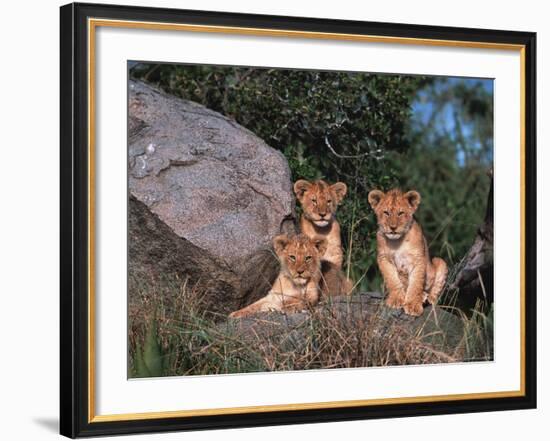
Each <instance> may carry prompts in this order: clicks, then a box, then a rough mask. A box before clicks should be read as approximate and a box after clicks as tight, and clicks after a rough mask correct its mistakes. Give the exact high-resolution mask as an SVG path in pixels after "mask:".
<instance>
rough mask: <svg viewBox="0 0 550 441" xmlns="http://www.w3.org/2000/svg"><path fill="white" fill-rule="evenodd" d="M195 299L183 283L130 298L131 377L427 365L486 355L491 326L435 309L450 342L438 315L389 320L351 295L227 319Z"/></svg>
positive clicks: (486, 320)
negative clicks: (300, 309)
mask: <svg viewBox="0 0 550 441" xmlns="http://www.w3.org/2000/svg"><path fill="white" fill-rule="evenodd" d="M167 291H170V292H171V295H166V292H167ZM202 299H203V297H202V296H201V293H200V292H198V290H197V289H195V288H194V287H192V286H189V285H188V284H187V283H185V282H183V283H181V284H180V286H178V287H173V286H172V287H171V288H166V287H165V290H164V292H159V293H152V294H148V293H140V294H139V295H138V296H137V297H136V298H135V300H134V301H133V302H132V303H131V307H130V329H129V350H130V366H129V375H130V376H131V377H148V376H171V375H211V374H232V373H245V372H266V371H283V370H284V371H287V370H305V369H330V368H354V367H368V366H391V365H410V364H434V363H449V362H461V361H473V360H491V359H492V356H493V354H492V351H493V348H492V322H491V319H490V315H484V314H482V313H481V312H480V310H475V311H474V313H473V315H471V316H466V315H465V314H464V313H462V312H461V311H460V310H458V309H457V308H453V307H446V308H441V309H438V310H439V311H443V310H444V309H448V310H453V312H454V313H455V314H452V315H451V314H445V313H444V312H440V313H439V314H440V315H444V317H445V319H446V320H449V319H450V318H452V319H453V320H455V321H456V322H458V323H459V324H460V325H461V326H459V328H458V329H459V331H458V332H459V334H458V335H454V336H452V338H451V336H449V335H447V333H446V329H445V327H444V326H441V327H440V326H439V325H440V324H438V320H441V318H438V317H437V312H436V311H438V310H434V311H432V312H431V313H430V315H429V316H428V317H425V318H421V319H417V320H416V321H414V322H413V321H412V319H407V318H405V319H403V318H400V319H396V318H395V313H394V312H389V311H388V310H387V309H386V308H385V307H383V306H382V307H378V306H374V307H371V306H372V305H371V306H368V307H367V308H357V303H356V302H357V300H356V297H352V298H350V299H348V300H346V301H340V302H338V303H337V304H331V303H325V304H322V305H321V306H319V307H317V308H314V309H311V310H310V311H309V312H304V313H299V314H291V315H283V314H279V313H271V314H264V315H261V316H258V317H256V318H253V319H245V320H238V319H237V320H229V321H228V320H227V317H226V316H225V315H221V314H215V313H211V312H208V311H209V307H208V305H207V304H205V302H204V300H202ZM434 315H435V316H434ZM434 323H435V325H434Z"/></svg>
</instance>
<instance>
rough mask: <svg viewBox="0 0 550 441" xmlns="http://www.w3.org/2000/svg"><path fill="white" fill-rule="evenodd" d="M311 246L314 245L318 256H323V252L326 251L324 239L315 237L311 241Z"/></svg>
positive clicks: (326, 243) (326, 244)
mask: <svg viewBox="0 0 550 441" xmlns="http://www.w3.org/2000/svg"><path fill="white" fill-rule="evenodd" d="M311 240H312V241H313V245H315V248H317V252H318V253H319V256H322V255H323V254H325V251H326V250H327V246H328V242H327V240H326V239H325V238H324V237H320V236H316V237H314V238H313V239H311Z"/></svg>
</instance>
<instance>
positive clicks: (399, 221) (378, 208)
mask: <svg viewBox="0 0 550 441" xmlns="http://www.w3.org/2000/svg"><path fill="white" fill-rule="evenodd" d="M369 203H370V205H371V207H372V208H373V210H374V212H375V213H376V218H377V220H378V228H379V230H380V231H381V232H382V233H383V234H384V235H385V236H386V237H387V238H388V239H390V240H398V239H401V237H403V236H404V235H405V234H407V232H408V231H409V230H410V228H411V225H412V223H413V215H414V213H415V211H416V209H417V208H418V205H419V204H420V194H419V193H418V192H416V191H408V192H406V193H403V192H401V190H398V189H393V190H390V191H388V192H387V193H384V192H383V191H380V190H372V191H371V192H370V193H369Z"/></svg>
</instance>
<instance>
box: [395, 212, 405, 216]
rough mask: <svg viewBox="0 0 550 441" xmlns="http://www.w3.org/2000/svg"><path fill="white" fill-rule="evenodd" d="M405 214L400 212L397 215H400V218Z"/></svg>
mask: <svg viewBox="0 0 550 441" xmlns="http://www.w3.org/2000/svg"><path fill="white" fill-rule="evenodd" d="M404 214H405V212H403V211H400V212H399V213H397V215H398V216H399V217H401V216H403V215H404Z"/></svg>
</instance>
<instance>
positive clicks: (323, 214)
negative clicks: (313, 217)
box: [319, 213, 327, 217]
mask: <svg viewBox="0 0 550 441" xmlns="http://www.w3.org/2000/svg"><path fill="white" fill-rule="evenodd" d="M326 215H327V214H326V213H319V216H321V217H325V216H326Z"/></svg>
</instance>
